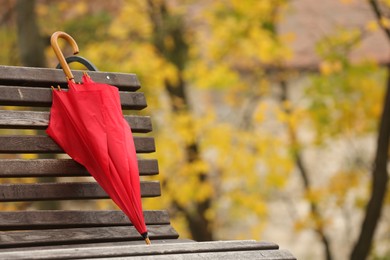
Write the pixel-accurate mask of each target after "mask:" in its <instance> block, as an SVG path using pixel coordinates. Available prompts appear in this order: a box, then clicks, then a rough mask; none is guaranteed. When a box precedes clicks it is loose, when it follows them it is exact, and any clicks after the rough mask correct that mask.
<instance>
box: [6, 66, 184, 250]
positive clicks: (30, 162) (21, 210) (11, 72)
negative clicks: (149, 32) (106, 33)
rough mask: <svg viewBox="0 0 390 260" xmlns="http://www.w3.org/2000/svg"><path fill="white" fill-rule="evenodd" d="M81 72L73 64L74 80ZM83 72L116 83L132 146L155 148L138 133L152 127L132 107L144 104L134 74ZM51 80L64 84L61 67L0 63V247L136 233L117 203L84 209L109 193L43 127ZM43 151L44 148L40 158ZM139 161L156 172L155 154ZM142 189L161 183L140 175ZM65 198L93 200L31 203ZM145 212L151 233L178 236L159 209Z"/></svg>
mask: <svg viewBox="0 0 390 260" xmlns="http://www.w3.org/2000/svg"><path fill="white" fill-rule="evenodd" d="M81 75H82V73H81V72H80V71H75V72H74V76H75V79H76V81H79V80H80V79H81ZM89 75H90V76H91V78H92V79H93V80H94V81H95V82H103V83H107V84H111V85H114V86H117V87H118V88H119V90H120V96H121V103H122V108H123V110H124V111H126V112H124V114H125V115H126V116H125V118H126V120H127V121H128V122H129V124H130V126H131V128H132V131H133V133H135V135H134V136H135V137H134V142H135V146H136V151H137V154H142V153H151V152H154V151H155V145H154V139H153V138H152V137H150V136H145V133H149V132H150V131H151V130H152V124H151V119H150V117H148V116H142V115H140V113H139V112H138V113H137V111H139V110H142V109H144V108H145V107H146V106H147V105H146V100H145V96H144V94H143V93H140V92H137V90H138V89H139V88H140V84H139V81H138V79H137V77H136V75H134V74H123V73H107V72H90V73H89ZM57 85H60V86H61V87H62V88H66V86H67V84H66V81H65V77H64V74H63V72H62V70H56V69H43V68H25V67H12V66H0V248H7V247H21V246H41V245H61V244H75V243H96V242H113V241H129V240H140V239H142V238H141V236H140V235H139V234H138V233H137V231H136V230H135V228H134V227H132V225H131V223H130V222H129V220H128V219H127V217H126V216H125V215H124V214H123V213H122V212H121V211H119V210H115V209H114V210H99V209H98V208H97V209H91V210H83V208H84V207H90V206H91V205H98V203H96V201H95V200H101V199H108V195H107V194H106V193H105V192H104V191H103V190H102V189H101V188H100V186H99V185H98V184H97V183H96V182H95V181H94V180H93V179H92V178H91V177H90V178H88V176H90V175H89V173H88V172H87V171H86V170H85V168H84V167H82V166H81V165H79V164H77V163H76V162H75V161H73V160H72V159H68V158H65V159H64V158H63V157H64V156H63V154H64V152H63V151H62V150H61V148H60V147H58V145H57V144H56V143H54V142H53V141H52V140H51V139H50V138H49V137H48V136H47V135H46V134H45V132H44V131H42V130H44V129H46V128H47V125H48V121H49V109H50V106H51V100H52V90H51V88H50V86H57ZM142 134H144V136H143V135H142ZM52 154H55V155H56V156H52ZM45 155H50V156H46V159H45ZM48 157H49V158H48ZM50 157H51V158H50ZM58 158H61V159H58ZM138 163H139V169H140V174H141V175H142V176H150V175H156V174H158V165H157V160H154V159H139V160H138ZM64 177H71V178H64ZM142 178H144V177H142ZM146 179H147V178H146ZM141 193H142V197H157V196H160V194H161V191H160V183H159V182H158V181H150V180H142V179H141ZM69 200H73V201H74V200H77V201H83V202H84V201H86V200H93V201H94V202H95V203H86V204H82V205H79V206H75V207H76V208H72V204H70V206H69V205H68V204H69V203H68V204H67V206H66V208H67V209H61V208H62V207H63V205H62V206H61V208H60V209H58V203H53V204H52V205H53V206H52V207H51V208H50V206H49V209H44V210H37V209H36V207H37V205H39V204H37V203H36V202H39V201H60V202H61V203H62V204H63V201H69ZM46 207H48V206H46ZM80 208H81V209H80ZM144 216H145V221H146V225H147V226H148V230H149V236H150V237H151V239H152V240H153V239H175V238H177V237H178V234H177V233H176V231H175V230H174V229H173V228H172V227H171V225H170V221H169V217H168V214H167V212H166V211H164V210H145V209H144Z"/></svg>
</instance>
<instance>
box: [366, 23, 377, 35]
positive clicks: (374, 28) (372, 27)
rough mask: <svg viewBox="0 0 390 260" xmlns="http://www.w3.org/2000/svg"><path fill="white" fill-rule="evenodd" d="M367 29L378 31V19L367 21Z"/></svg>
mask: <svg viewBox="0 0 390 260" xmlns="http://www.w3.org/2000/svg"><path fill="white" fill-rule="evenodd" d="M366 29H367V30H368V31H370V32H376V31H378V29H379V26H378V22H377V21H376V20H372V21H369V22H367V24H366Z"/></svg>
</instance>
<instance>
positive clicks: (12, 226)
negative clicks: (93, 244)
mask: <svg viewBox="0 0 390 260" xmlns="http://www.w3.org/2000/svg"><path fill="white" fill-rule="evenodd" d="M143 213H144V218H145V223H146V224H147V225H157V224H158V225H162V224H169V223H170V222H169V216H168V213H167V212H166V211H165V210H145V211H144V212H143ZM130 225H132V224H131V222H130V221H129V219H128V218H127V216H126V215H125V214H124V213H123V212H122V211H119V210H99V211H96V210H94V211H79V210H37V211H1V212H0V230H3V231H4V230H23V229H25V230H33V229H49V228H55V229H60V228H76V227H103V226H130Z"/></svg>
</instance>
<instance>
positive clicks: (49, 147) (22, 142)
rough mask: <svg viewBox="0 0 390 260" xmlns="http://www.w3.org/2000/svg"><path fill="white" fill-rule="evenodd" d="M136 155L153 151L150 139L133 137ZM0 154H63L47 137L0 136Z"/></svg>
mask: <svg viewBox="0 0 390 260" xmlns="http://www.w3.org/2000/svg"><path fill="white" fill-rule="evenodd" d="M134 144H135V148H136V151H137V153H150V152H154V151H155V144H154V139H153V138H152V137H138V136H136V137H134ZM0 153H63V150H62V149H61V148H60V147H59V146H58V145H57V144H56V143H55V142H54V141H53V140H52V139H51V138H50V137H48V136H44V135H32V136H27V135H22V136H19V135H14V136H0Z"/></svg>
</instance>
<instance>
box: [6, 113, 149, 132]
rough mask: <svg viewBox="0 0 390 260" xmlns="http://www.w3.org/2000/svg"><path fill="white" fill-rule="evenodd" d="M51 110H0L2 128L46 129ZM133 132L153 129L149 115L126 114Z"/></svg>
mask: <svg viewBox="0 0 390 260" xmlns="http://www.w3.org/2000/svg"><path fill="white" fill-rule="evenodd" d="M49 116H50V113H49V112H33V111H11V110H0V128H3V129H46V128H47V127H48V124H49ZM124 118H125V119H126V121H127V122H128V124H129V125H130V127H131V130H132V132H133V133H148V132H150V131H152V122H151V119H150V117H149V116H135V115H126V116H124Z"/></svg>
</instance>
